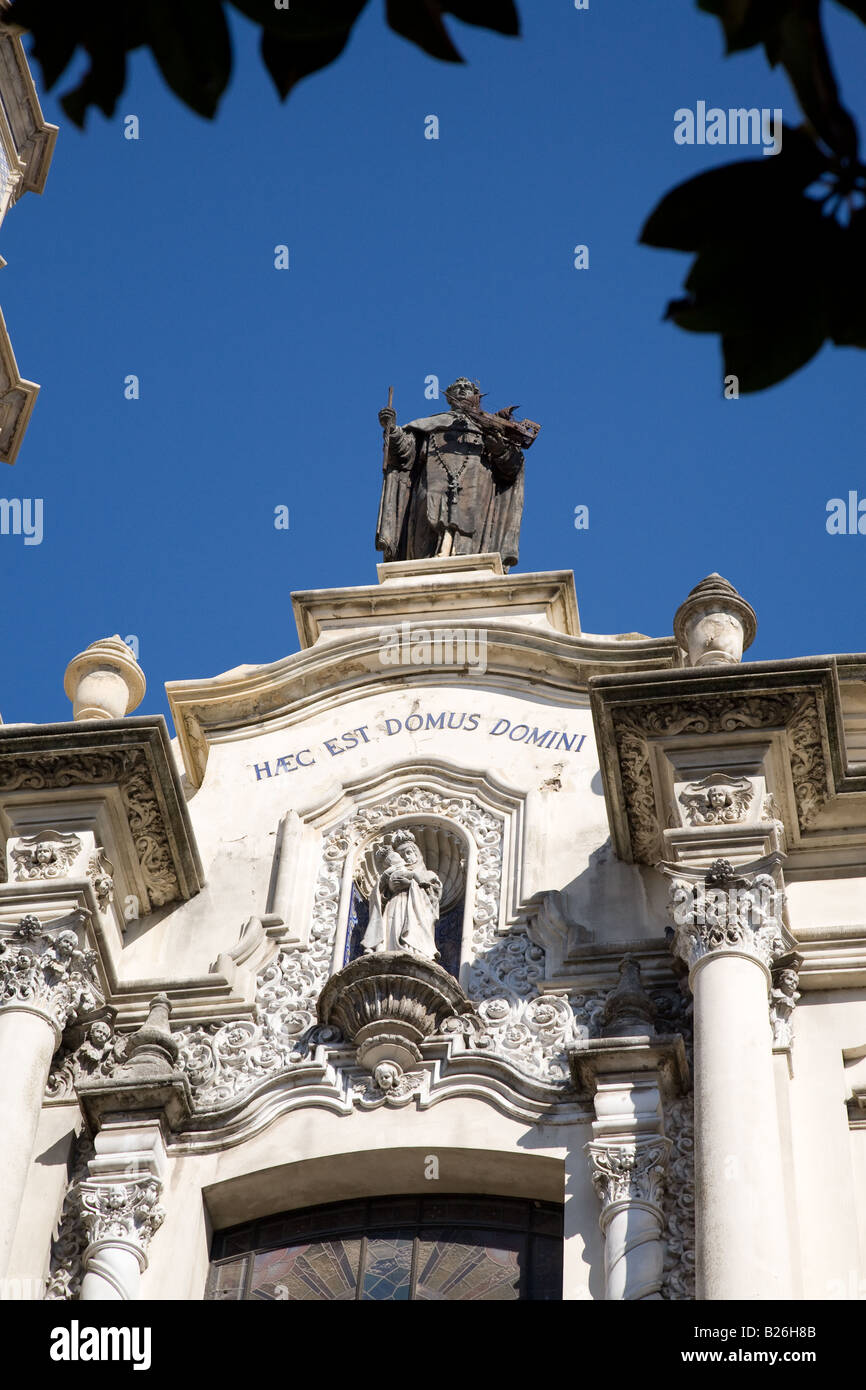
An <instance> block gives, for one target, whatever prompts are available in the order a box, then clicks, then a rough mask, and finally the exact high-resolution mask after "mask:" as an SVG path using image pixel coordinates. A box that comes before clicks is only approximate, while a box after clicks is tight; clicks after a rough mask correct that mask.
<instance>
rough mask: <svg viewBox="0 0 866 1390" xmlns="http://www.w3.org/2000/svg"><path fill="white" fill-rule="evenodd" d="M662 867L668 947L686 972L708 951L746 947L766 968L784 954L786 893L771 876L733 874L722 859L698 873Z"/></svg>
mask: <svg viewBox="0 0 866 1390" xmlns="http://www.w3.org/2000/svg"><path fill="white" fill-rule="evenodd" d="M665 871H666V872H667V873H668V874H669V875H670V876H671V879H672V882H671V890H670V902H669V910H670V914H671V918H672V920H673V922H674V930H673V932H672V933H671V949H672V950H673V951H674V953H675V955H678V956H679V957H680V959H681V960H683V961H684V963H685V964H686V966H687V967H688V969H689V970H691V968H692V967H693V966H694V965H695V964H696V963H697V962H698V961H699V960H701V959H702V957H704V956H706V955H708V954H709V953H711V952H717V951H726V950H737V951H745V952H747V953H748V954H749V955H752V956H754V957H755V959H756V960H759V961H761V962H762V963H763V964H764V965H766V966H768V967H769V966H770V964H771V963H772V961H773V960H774V959H775V958H776V957H777V956H779V955H781V954H783V952H784V951H785V943H784V940H783V938H782V912H783V908H784V903H785V894H784V891H783V890H782V889H781V888H780V887H779V886H778V884H777V883H776V881H775V879H774V878H773V876H772V874H770V873H767V872H766V871H765V870H764V869H761V870H760V871H757V872H756V871H752V872H748V871H744V872H741V873H737V872H736V871H735V870H734V869H733V867H732V866H731V864H730V863H729V862H728V860H727V859H717V860H715V861H714V863H713V864H711V865H710V867H709V869H707V871H706V873H705V874H702V875H698V874H693V875H689V876H686V873H685V871H683V870H680V872H679V873H678V872H677V869H676V867H671V866H668V867H667V868H666V870H665Z"/></svg>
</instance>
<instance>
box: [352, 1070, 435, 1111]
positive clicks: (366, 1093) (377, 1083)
mask: <svg viewBox="0 0 866 1390" xmlns="http://www.w3.org/2000/svg"><path fill="white" fill-rule="evenodd" d="M423 1081H424V1077H423V1074H422V1073H421V1072H417V1071H408V1072H404V1071H403V1070H402V1068H401V1067H399V1066H398V1065H397V1064H396V1062H380V1063H379V1065H378V1066H377V1067H375V1068H374V1070H373V1075H372V1076H371V1077H365V1078H364V1079H363V1080H360V1081H356V1082H355V1083H354V1085H353V1087H352V1090H353V1094H354V1100H355V1104H356V1105H357V1106H359V1107H360V1108H361V1109H362V1110H375V1109H377V1108H378V1107H379V1106H380V1105H389V1106H395V1107H399V1106H403V1105H408V1104H409V1103H410V1102H411V1101H412V1100H413V1098H414V1097H415V1096H416V1095H417V1094H418V1092H419V1091H420V1089H421V1086H422V1085H423Z"/></svg>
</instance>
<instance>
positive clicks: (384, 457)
mask: <svg viewBox="0 0 866 1390" xmlns="http://www.w3.org/2000/svg"><path fill="white" fill-rule="evenodd" d="M393 406H394V387H393V386H389V387H388V409H389V410H392V409H393ZM390 443H391V421H390V420H389V421H388V423H387V425H386V426H385V448H384V450H383V453H382V472H383V473H387V472H388V448H389V445H390Z"/></svg>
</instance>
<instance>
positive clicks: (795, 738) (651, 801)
mask: <svg viewBox="0 0 866 1390" xmlns="http://www.w3.org/2000/svg"><path fill="white" fill-rule="evenodd" d="M741 729H784V730H785V734H786V741H787V748H788V755H789V758H790V765H791V778H792V782H793V786H794V797H795V800H796V805H797V821H798V824H799V827H800V830H801V831H804V830H806V829H808V827H809V826H810V825H811V823H812V821H813V820H814V819H815V817H816V816H817V814H818V812H819V811H820V810H821V807H822V806H823V805H824V802H825V801H826V800H827V798H828V796H829V795H830V781H829V776H830V774H829V770H828V768H827V766H826V764H825V757H824V738H823V732H822V730H823V719H822V715H821V712H820V710H819V705H818V701H817V698H816V696H815V694H814V693H811V692H810V693H809V694H806V695H797V694H795V693H793V692H787V691H783V692H781V693H780V694H774V695H753V696H751V697H746V698H742V697H739V698H734V697H732V696H729V695H714V696H706V697H704V698H701V699H698V700H694V701H689V702H688V703H686V702H685V701H682V702H678V701H673V700H671V701H667V702H664V703H662V702H653V703H652V704H646V705H632V706H628V707H627V710H623V711H621V712H619V713H616V714H615V715H614V726H613V731H614V736H615V739H616V745H617V752H618V758H619V768H620V777H621V781H622V789H623V796H624V801H625V807H626V813H627V817H628V825H629V835H630V839H631V850H632V854H633V856H634V858H635V860H637V861H638V862H639V863H642V864H653V863H655V862H656V860H657V859H658V858H659V855H660V853H661V843H662V837H661V826H660V824H659V817H658V810H657V806H656V797H655V792H654V789H653V779H652V764H651V758H650V741H651V740H654V739H665V738H671V737H674V736H676V735H679V734H719V733H734V732H736V731H737V730H741ZM716 780H718V779H716ZM699 785H700V784H693V786H694V787H696V788H697V787H698V786H699ZM686 790H687V791H690V790H691V789H690V788H687V789H686ZM698 799H700V798H698ZM691 804H694V802H693V801H692V803H691ZM734 804H735V798H734V797H733V795H732V805H734ZM720 809H721V808H720ZM762 814H763V815H764V816H767V815H768V814H769V811H768V808H767V807H766V806H764V807H763V808H762ZM738 819H742V817H738ZM691 823H692V824H712V823H714V822H713V821H700V820H692V821H691ZM715 823H721V822H715Z"/></svg>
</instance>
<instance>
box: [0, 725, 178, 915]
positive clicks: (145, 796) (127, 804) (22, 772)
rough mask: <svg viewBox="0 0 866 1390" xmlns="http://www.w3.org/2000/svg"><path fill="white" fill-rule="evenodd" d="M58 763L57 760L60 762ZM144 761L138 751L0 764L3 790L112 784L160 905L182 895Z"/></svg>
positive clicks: (12, 760) (43, 757) (34, 758)
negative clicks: (118, 789)
mask: <svg viewBox="0 0 866 1390" xmlns="http://www.w3.org/2000/svg"><path fill="white" fill-rule="evenodd" d="M61 759H62V761H59V760H61ZM146 766H147V759H146V755H145V753H144V752H143V751H142V750H141V749H137V748H133V749H127V750H124V751H122V752H118V753H111V754H109V753H91V754H87V755H82V756H81V757H80V758H77V759H75V760H70V759H69V757H68V756H67V755H66V754H62V753H58V754H57V755H56V756H55V755H52V754H51V753H34V754H30V755H28V756H27V757H26V758H4V759H2V762H0V771H2V781H3V789H4V791H6V792H12V791H19V790H21V789H24V790H26V791H43V790H50V791H54V790H57V789H62V788H64V787H77V786H94V785H99V784H103V785H105V784H111V783H116V784H117V785H118V786H119V788H120V795H121V798H122V800H123V805H124V809H125V811H126V815H127V820H128V823H129V829H130V833H131V835H132V840H133V844H134V846H135V852H136V855H137V857H138V861H139V865H140V868H141V873H142V877H143V879H144V883H145V885H146V887H147V892H148V897H149V899H150V904H151V906H152V907H162V906H163V905H164V904H165V903H169V902H173V901H174V900H175V899H176V898H178V897H180V896H181V890H180V884H179V883H178V880H177V875H176V874H175V871H174V861H173V859H172V854H171V847H170V845H169V842H168V838H167V836H166V833H165V827H164V825H163V820H162V816H161V814H160V808H159V804H158V802H157V798H156V793H155V791H154V789H153V786H152V785H151V782H150V779H149V778H148V776H147V775H146Z"/></svg>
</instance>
